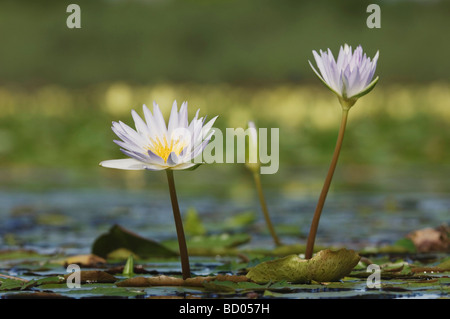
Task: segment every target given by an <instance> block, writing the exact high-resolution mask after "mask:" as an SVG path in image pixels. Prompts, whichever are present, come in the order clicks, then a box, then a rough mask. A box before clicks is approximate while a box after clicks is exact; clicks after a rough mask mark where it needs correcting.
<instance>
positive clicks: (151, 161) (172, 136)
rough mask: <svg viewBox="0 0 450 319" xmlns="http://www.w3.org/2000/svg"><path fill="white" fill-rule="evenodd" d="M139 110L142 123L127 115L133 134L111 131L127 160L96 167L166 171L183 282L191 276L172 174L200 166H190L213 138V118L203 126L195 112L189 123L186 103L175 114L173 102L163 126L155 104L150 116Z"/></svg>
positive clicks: (125, 129)
mask: <svg viewBox="0 0 450 319" xmlns="http://www.w3.org/2000/svg"><path fill="white" fill-rule="evenodd" d="M143 110H144V118H145V122H144V120H142V118H141V117H140V116H139V115H138V114H137V113H136V112H135V111H134V110H133V111H132V112H131V115H132V117H133V119H134V123H135V126H136V130H134V129H132V128H131V127H129V126H128V125H126V124H125V123H123V122H120V121H119V122H113V126H112V130H113V131H114V133H116V135H117V136H118V137H119V138H120V139H121V141H119V140H115V141H114V142H115V143H116V144H117V145H119V146H120V147H121V149H120V150H121V151H122V152H123V153H124V154H125V155H127V156H129V158H127V159H117V160H108V161H103V162H101V163H100V165H101V166H104V167H110V168H118V169H125V170H150V171H161V170H165V171H166V174H167V181H168V185H169V193H170V200H171V202H172V210H173V216H174V221H175V228H176V231H177V238H178V246H179V250H180V258H181V268H182V275H183V279H187V278H189V277H190V275H191V274H190V266H189V255H188V251H187V245H186V238H185V236H184V230H183V222H182V219H181V214H180V207H179V205H178V199H177V193H176V190H175V181H174V177H173V171H174V170H185V169H193V168H195V167H197V166H198V165H200V164H199V163H195V162H194V163H193V162H192V160H194V159H195V158H196V157H197V156H198V155H199V154H201V153H202V151H203V150H204V148H205V147H206V145H207V144H208V143H209V141H210V139H211V137H212V135H213V134H214V131H213V130H211V128H212V125H213V124H214V122H215V120H216V118H217V116H216V117H214V118H213V119H211V120H210V121H209V122H208V123H206V124H205V119H204V118H203V117H202V118H199V117H198V113H199V110H197V113H196V114H195V117H194V119H193V120H192V121H191V122H190V123H189V122H188V110H187V103H186V102H184V103H183V104H182V105H181V107H180V111H178V107H177V102H176V101H175V102H174V103H173V105H172V111H171V113H170V118H169V122H168V124H167V126H166V123H165V121H164V117H163V115H162V113H161V111H160V109H159V106H158V105H157V104H156V103H154V104H153V114H152V113H151V112H150V110H149V109H148V108H147V107H146V106H145V105H144V106H143Z"/></svg>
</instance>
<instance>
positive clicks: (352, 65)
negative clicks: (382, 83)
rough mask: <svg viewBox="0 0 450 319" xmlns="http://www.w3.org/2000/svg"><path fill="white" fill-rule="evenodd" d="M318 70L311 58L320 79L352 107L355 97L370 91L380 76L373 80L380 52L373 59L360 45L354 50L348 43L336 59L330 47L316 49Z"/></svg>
mask: <svg viewBox="0 0 450 319" xmlns="http://www.w3.org/2000/svg"><path fill="white" fill-rule="evenodd" d="M313 55H314V58H315V60H316V64H317V67H318V69H319V72H318V71H317V70H316V69H315V68H314V66H313V65H312V63H311V62H310V61H309V64H310V65H311V67H312V69H313V70H314V72H315V73H316V75H317V76H318V77H319V79H320V80H321V81H322V82H323V83H324V84H325V85H326V86H327V87H328V88H329V89H330V90H332V91H333V92H334V93H336V95H337V96H338V98H339V100H340V101H341V104H343V106H345V107H348V108H349V107H351V106H352V105H353V104H355V102H356V100H357V99H358V98H360V97H361V96H363V95H366V94H367V93H369V92H370V91H371V90H372V89H373V88H374V87H375V85H376V84H377V82H378V76H377V77H376V78H375V79H374V80H372V78H373V76H374V74H375V69H376V67H377V61H378V56H379V52H378V51H377V53H376V54H375V56H374V57H373V59H372V60H371V59H370V58H368V57H367V56H366V54H365V53H364V52H363V49H362V47H361V46H358V47H357V48H356V49H355V50H354V52H352V47H351V46H349V45H347V44H345V45H344V47H342V46H341V49H340V51H339V56H338V58H337V61H336V60H335V59H334V56H333V53H332V52H331V50H330V49H328V50H327V51H326V52H324V51H322V50H320V55H319V54H318V53H317V52H316V51H314V50H313Z"/></svg>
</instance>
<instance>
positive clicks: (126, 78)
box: [0, 0, 450, 194]
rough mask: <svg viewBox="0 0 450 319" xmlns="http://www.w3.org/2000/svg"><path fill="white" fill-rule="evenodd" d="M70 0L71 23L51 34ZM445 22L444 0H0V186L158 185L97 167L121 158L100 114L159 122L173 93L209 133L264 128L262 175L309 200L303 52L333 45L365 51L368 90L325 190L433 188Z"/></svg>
mask: <svg viewBox="0 0 450 319" xmlns="http://www.w3.org/2000/svg"><path fill="white" fill-rule="evenodd" d="M73 2H75V3H77V4H78V5H79V6H80V7H81V26H82V28H81V29H69V28H67V26H66V19H67V17H68V16H69V13H67V12H66V8H67V6H68V5H69V4H70V3H73ZM370 3H377V4H379V5H380V7H381V28H380V29H369V28H368V27H367V26H366V19H367V17H368V16H369V13H367V12H366V8H367V6H368V5H369V4H370ZM449 13H450V1H437V0H436V1H425V0H424V1H388V0H386V1H348V0H345V1H331V0H327V1H324V0H320V1H308V2H306V1H296V0H278V1H268V0H240V1H237V0H202V1H200V0H195V1H194V0H191V1H188V0H187V1H182V0H170V1H168V0H153V1H150V0H147V1H146V0H129V1H125V0H109V1H107V0H103V1H100V0H99V1H58V2H56V1H12V0H11V1H2V2H1V4H0V39H1V48H0V174H1V176H0V177H1V180H2V182H1V183H0V187H1V188H2V189H16V188H18V189H23V188H25V189H36V190H40V189H44V188H45V187H66V188H70V187H117V188H121V187H129V188H143V187H146V185H148V183H153V182H155V183H156V182H160V181H163V179H164V176H162V174H145V173H142V172H124V171H116V170H109V169H104V168H100V167H99V166H98V163H99V162H100V161H102V160H105V159H112V158H120V157H123V155H122V153H121V152H120V151H119V148H118V147H117V146H116V145H115V144H114V143H113V142H112V140H113V139H114V138H115V136H114V134H113V132H112V131H111V129H110V125H111V121H116V120H122V121H124V122H126V123H128V124H130V125H132V124H133V123H132V119H131V115H130V111H131V109H136V110H137V111H138V112H141V107H142V104H147V105H149V106H150V105H151V104H152V102H153V101H154V100H155V101H157V102H158V104H159V105H160V106H161V107H162V108H163V111H164V112H165V114H167V115H168V111H169V109H170V106H171V104H172V102H173V100H175V99H176V100H177V101H179V102H180V103H181V102H182V101H184V100H187V101H188V102H189V105H190V112H191V114H192V113H194V112H195V110H196V109H197V108H200V109H201V114H208V116H210V117H212V116H215V115H219V119H218V120H217V121H216V126H217V127H218V128H222V129H224V128H226V127H239V126H242V127H245V125H246V123H247V121H248V120H255V121H256V123H257V125H258V126H260V127H279V128H280V152H281V154H280V170H279V174H277V175H276V176H270V177H265V178H264V180H265V182H266V183H268V184H271V185H272V187H274V189H278V188H279V187H281V185H283V186H282V187H284V188H285V189H287V191H289V190H292V191H293V193H296V192H301V191H311V192H314V194H317V193H318V191H319V189H320V186H321V181H322V179H323V178H324V176H325V173H326V169H327V167H328V163H329V160H330V158H331V154H332V151H333V148H334V144H335V140H336V135H337V130H338V126H339V120H340V106H339V104H338V101H337V99H336V98H335V96H334V95H333V94H332V93H331V92H329V91H328V90H327V89H326V88H325V87H323V86H322V85H321V83H320V81H319V80H318V79H317V78H316V77H315V75H314V73H313V72H312V70H311V68H310V67H309V65H308V60H311V59H312V58H313V57H312V53H311V51H312V50H319V49H327V48H330V49H331V50H332V51H333V52H335V54H336V55H337V52H338V49H339V46H340V45H343V44H344V43H348V44H350V45H352V46H353V47H356V46H357V45H359V44H361V45H362V46H363V48H364V50H365V52H367V54H368V55H369V56H370V57H373V55H374V54H375V53H376V51H377V50H379V51H380V59H379V63H378V68H377V75H379V76H380V81H379V84H378V85H377V87H376V88H375V90H374V91H373V92H372V93H370V94H369V95H367V96H366V97H364V98H362V99H361V100H360V101H358V103H357V104H356V105H355V107H354V108H353V109H352V111H351V113H350V120H349V125H348V130H347V135H346V139H345V141H344V148H343V151H342V154H341V159H340V166H339V167H340V169H339V171H338V172H337V175H338V178H336V185H338V186H339V185H341V186H342V187H348V188H351V187H352V186H354V187H356V188H357V189H361V186H364V185H365V184H366V183H368V184H369V186H368V187H369V189H374V188H376V186H374V185H373V184H374V183H375V184H376V181H375V180H376V179H377V178H379V177H380V176H381V177H383V178H385V179H383V180H384V181H385V180H386V178H389V176H391V177H392V176H401V177H404V178H406V179H405V181H407V182H402V181H401V179H397V178H395V177H393V179H394V180H395V181H394V184H395V185H397V186H399V187H404V188H405V189H407V188H408V187H410V188H413V187H418V189H420V190H422V191H428V190H429V191H435V192H442V191H445V190H448V189H450V187H449V186H448V184H447V179H446V178H443V176H445V173H444V172H448V171H449V167H448V158H450V129H449V123H450V90H449V89H450V83H449V75H448V74H449V70H450V59H449V56H450V44H449V41H448V31H449V26H450V22H449V21H450V20H449V18H450V16H449ZM243 170H244V168H243V167H242V165H229V164H212V165H208V167H202V168H200V169H199V170H198V172H199V173H193V172H182V173H180V176H187V174H189V179H188V180H186V179H183V178H180V183H181V184H182V185H184V186H186V188H192V187H193V186H192V185H193V184H202V183H203V182H204V181H207V180H211V178H210V177H211V176H214V181H211V182H214V183H220V182H223V183H227V182H226V180H227V179H228V180H231V181H230V182H229V183H231V184H233V185H235V186H236V185H239V183H242V182H243V180H246V178H247V177H248V176H245V175H243V174H242V172H243ZM231 172H233V173H236V175H233V174H231V175H230V173H231ZM316 173H317V174H316ZM391 173H394V174H397V175H390V174H391ZM230 176H235V177H230ZM312 176H314V177H312ZM381 177H380V178H381ZM408 178H410V179H412V180H413V181H414V182H413V183H411V182H410V180H409V179H408ZM316 179H317V180H316ZM428 179H429V180H431V181H432V182H429V183H421V182H418V180H420V181H425V180H428ZM193 181H194V182H193ZM433 181H438V182H433ZM250 182H251V181H250ZM370 185H372V188H370ZM208 186H209V184H208ZM236 187H237V186H236ZM269 187H270V186H269ZM384 187H388V185H387V184H385V185H384ZM208 188H210V187H208ZM388 188H389V187H388ZM223 189H225V187H224V188H222V189H221V191H223ZM227 189H228V190H229V191H230V192H232V190H231V189H230V188H229V187H227ZM234 189H239V188H234ZM210 191H212V190H210ZM236 192H239V191H236Z"/></svg>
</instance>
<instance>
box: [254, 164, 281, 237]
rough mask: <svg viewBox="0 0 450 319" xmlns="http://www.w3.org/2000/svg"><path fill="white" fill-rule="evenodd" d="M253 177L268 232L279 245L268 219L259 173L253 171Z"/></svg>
mask: <svg viewBox="0 0 450 319" xmlns="http://www.w3.org/2000/svg"><path fill="white" fill-rule="evenodd" d="M253 178H254V179H255V184H256V189H257V190H258V196H259V202H260V203H261V208H262V211H263V214H264V218H265V220H266V224H267V227H268V228H269V231H270V234H271V235H272V238H273V241H274V242H275V245H277V246H280V245H281V242H280V240H279V239H278V236H277V234H276V232H275V228H274V227H273V225H272V221H271V220H270V216H269V210H268V209H267V204H266V200H265V199H264V193H263V189H262V186H261V177H260V175H259V173H258V172H253Z"/></svg>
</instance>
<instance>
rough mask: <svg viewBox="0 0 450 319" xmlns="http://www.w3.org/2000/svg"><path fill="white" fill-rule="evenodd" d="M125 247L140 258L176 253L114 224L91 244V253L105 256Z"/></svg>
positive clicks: (172, 255)
mask: <svg viewBox="0 0 450 319" xmlns="http://www.w3.org/2000/svg"><path fill="white" fill-rule="evenodd" d="M119 248H125V249H128V250H129V251H132V252H133V253H135V254H136V255H138V256H139V257H141V258H144V259H145V258H151V257H174V256H177V254H176V253H175V252H173V251H171V250H169V249H168V248H167V247H164V246H163V245H161V244H159V243H157V242H155V241H152V240H149V239H146V238H143V237H141V236H139V235H136V234H134V233H132V232H130V231H128V230H126V229H125V228H123V227H121V226H119V225H114V226H113V227H111V229H110V230H109V232H108V233H107V234H103V235H101V236H100V237H98V238H97V239H96V240H95V242H94V244H93V246H92V253H93V254H95V255H98V256H100V257H103V258H106V257H107V256H108V254H109V253H111V252H112V251H114V250H116V249H119Z"/></svg>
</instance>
